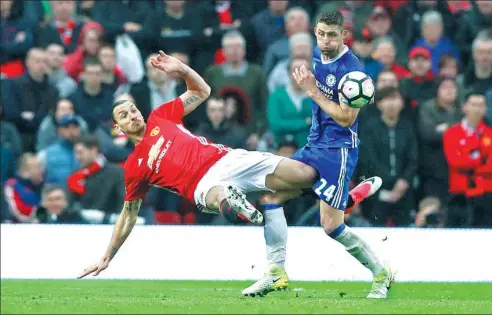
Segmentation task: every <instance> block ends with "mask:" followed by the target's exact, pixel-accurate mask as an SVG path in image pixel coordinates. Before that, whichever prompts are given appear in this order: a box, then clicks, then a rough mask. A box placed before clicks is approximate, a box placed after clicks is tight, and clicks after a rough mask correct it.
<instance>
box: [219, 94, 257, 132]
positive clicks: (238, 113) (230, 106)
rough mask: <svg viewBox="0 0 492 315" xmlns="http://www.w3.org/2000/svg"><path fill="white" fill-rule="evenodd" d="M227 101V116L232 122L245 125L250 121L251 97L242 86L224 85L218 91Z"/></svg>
mask: <svg viewBox="0 0 492 315" xmlns="http://www.w3.org/2000/svg"><path fill="white" fill-rule="evenodd" d="M217 94H218V95H219V96H221V97H222V98H223V99H224V102H225V117H226V119H227V120H229V121H230V123H231V124H234V125H237V126H241V127H244V126H246V124H247V123H248V121H249V118H250V117H249V107H250V106H251V105H250V104H249V99H248V96H247V95H246V94H244V91H243V90H242V89H241V88H238V87H235V86H227V87H223V88H222V89H220V90H219V92H218V93H217Z"/></svg>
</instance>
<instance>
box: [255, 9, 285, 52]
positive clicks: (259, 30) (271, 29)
mask: <svg viewBox="0 0 492 315" xmlns="http://www.w3.org/2000/svg"><path fill="white" fill-rule="evenodd" d="M288 5H289V1H288V0H269V1H268V8H267V9H264V10H263V11H261V12H259V13H257V14H255V15H254V16H253V17H252V18H251V26H252V27H253V31H254V38H255V39H256V43H257V46H258V48H257V49H258V58H257V60H263V55H264V54H265V52H266V51H267V48H268V46H269V45H270V44H271V43H274V42H275V41H276V40H277V39H280V38H282V36H284V34H285V30H284V23H285V21H284V16H285V12H286V11H287V6H288Z"/></svg>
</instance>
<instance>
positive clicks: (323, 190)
mask: <svg viewBox="0 0 492 315" xmlns="http://www.w3.org/2000/svg"><path fill="white" fill-rule="evenodd" d="M319 181H320V182H321V185H319V187H318V188H316V189H315V190H314V192H315V193H316V194H317V195H318V196H321V194H323V196H325V197H326V201H327V202H328V201H330V200H331V198H333V194H334V193H335V189H336V186H335V185H331V186H330V187H326V184H328V183H327V181H326V179H324V178H321V179H320V180H319Z"/></svg>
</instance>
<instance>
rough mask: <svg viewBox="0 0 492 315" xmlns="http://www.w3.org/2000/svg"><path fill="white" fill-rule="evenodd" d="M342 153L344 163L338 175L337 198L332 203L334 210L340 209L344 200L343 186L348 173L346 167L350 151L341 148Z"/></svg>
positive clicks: (342, 162)
mask: <svg viewBox="0 0 492 315" xmlns="http://www.w3.org/2000/svg"><path fill="white" fill-rule="evenodd" d="M340 153H341V156H342V161H341V164H340V173H339V175H338V187H337V191H336V193H335V197H334V198H333V200H332V202H331V206H332V207H333V208H336V209H338V207H339V206H340V202H341V200H342V195H343V186H344V184H345V173H346V166H347V155H348V149H346V148H341V149H340Z"/></svg>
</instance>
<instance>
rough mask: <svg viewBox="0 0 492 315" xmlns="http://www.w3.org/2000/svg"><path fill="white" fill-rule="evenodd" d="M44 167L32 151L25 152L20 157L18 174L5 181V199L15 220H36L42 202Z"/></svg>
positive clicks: (26, 221)
mask: <svg viewBox="0 0 492 315" xmlns="http://www.w3.org/2000/svg"><path fill="white" fill-rule="evenodd" d="M42 183H43V167H42V166H41V164H40V163H39V160H38V159H37V158H36V156H35V155H34V154H32V153H24V154H23V155H22V156H21V157H20V159H19V168H18V170H17V175H16V176H15V177H14V178H11V179H9V180H8V181H7V182H6V183H5V188H4V193H5V200H6V201H7V203H8V206H9V209H10V212H11V214H12V219H13V220H14V222H19V223H31V222H36V221H37V220H36V217H35V215H36V209H37V207H38V206H39V202H40V199H41V198H40V192H41V185H42Z"/></svg>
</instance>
